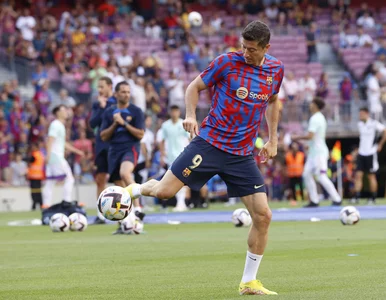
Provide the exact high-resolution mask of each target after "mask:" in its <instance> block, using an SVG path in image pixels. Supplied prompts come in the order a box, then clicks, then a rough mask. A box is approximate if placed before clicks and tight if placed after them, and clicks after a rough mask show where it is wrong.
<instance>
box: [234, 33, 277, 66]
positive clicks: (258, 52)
mask: <svg viewBox="0 0 386 300" xmlns="http://www.w3.org/2000/svg"><path fill="white" fill-rule="evenodd" d="M240 42H241V49H242V50H243V55H244V59H245V62H246V63H247V64H250V65H255V66H259V65H260V64H261V63H262V60H263V58H264V55H265V53H267V51H268V49H269V47H270V44H267V45H266V46H265V47H261V46H259V45H258V44H257V42H256V41H247V40H244V39H243V38H241V41H240Z"/></svg>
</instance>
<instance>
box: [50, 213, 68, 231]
mask: <svg viewBox="0 0 386 300" xmlns="http://www.w3.org/2000/svg"><path fill="white" fill-rule="evenodd" d="M50 227H51V230H52V231H53V232H62V231H67V230H68V229H69V228H70V220H69V219H68V217H67V216H66V215H65V214H62V213H56V214H54V215H53V216H52V217H51V219H50Z"/></svg>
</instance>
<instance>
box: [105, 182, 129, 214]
mask: <svg viewBox="0 0 386 300" xmlns="http://www.w3.org/2000/svg"><path fill="white" fill-rule="evenodd" d="M131 208H132V201H131V197H130V194H129V193H128V191H126V189H124V188H122V187H120V186H109V187H108V188H106V189H105V190H104V191H103V192H102V193H101V194H100V195H99V198H98V210H99V212H100V213H101V214H102V215H103V216H104V217H105V218H106V219H108V220H111V221H120V220H123V219H124V218H126V217H127V216H128V215H129V213H130V211H131Z"/></svg>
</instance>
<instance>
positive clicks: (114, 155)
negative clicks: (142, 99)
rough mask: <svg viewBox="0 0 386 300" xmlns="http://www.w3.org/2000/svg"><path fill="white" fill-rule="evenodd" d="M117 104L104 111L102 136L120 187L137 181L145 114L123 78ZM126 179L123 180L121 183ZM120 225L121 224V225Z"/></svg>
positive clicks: (112, 175)
mask: <svg viewBox="0 0 386 300" xmlns="http://www.w3.org/2000/svg"><path fill="white" fill-rule="evenodd" d="M115 97H116V98H117V105H112V106H110V107H109V108H108V109H106V111H105V113H104V114H103V121H102V126H101V133H100V136H101V139H102V141H104V142H107V141H109V142H110V146H109V150H108V172H109V174H110V181H111V182H114V183H115V184H116V185H119V186H126V185H129V184H131V183H134V179H133V175H132V173H133V171H134V168H135V166H136V164H137V160H138V154H139V150H140V140H141V139H142V138H143V136H144V134H145V130H144V129H145V124H144V122H145V121H144V114H143V112H142V110H141V109H140V108H139V107H138V106H135V105H134V104H132V103H130V86H129V84H128V83H127V82H125V81H122V82H120V83H118V84H117V85H116V87H115ZM122 181H123V182H122ZM134 210H135V213H136V216H137V217H139V218H140V219H143V217H144V216H145V214H144V213H142V212H141V207H140V205H139V199H135V201H134ZM119 228H120V227H119Z"/></svg>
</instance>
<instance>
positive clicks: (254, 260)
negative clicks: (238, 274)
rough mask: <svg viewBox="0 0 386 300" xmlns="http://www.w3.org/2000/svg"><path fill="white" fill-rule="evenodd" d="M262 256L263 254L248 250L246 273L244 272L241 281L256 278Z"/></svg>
mask: <svg viewBox="0 0 386 300" xmlns="http://www.w3.org/2000/svg"><path fill="white" fill-rule="evenodd" d="M262 258H263V255H257V254H253V253H251V252H249V251H247V257H246V260H245V267H244V273H243V278H242V279H241V282H244V283H246V282H249V281H251V280H255V279H256V275H257V270H258V269H259V266H260V262H261V259H262Z"/></svg>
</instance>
